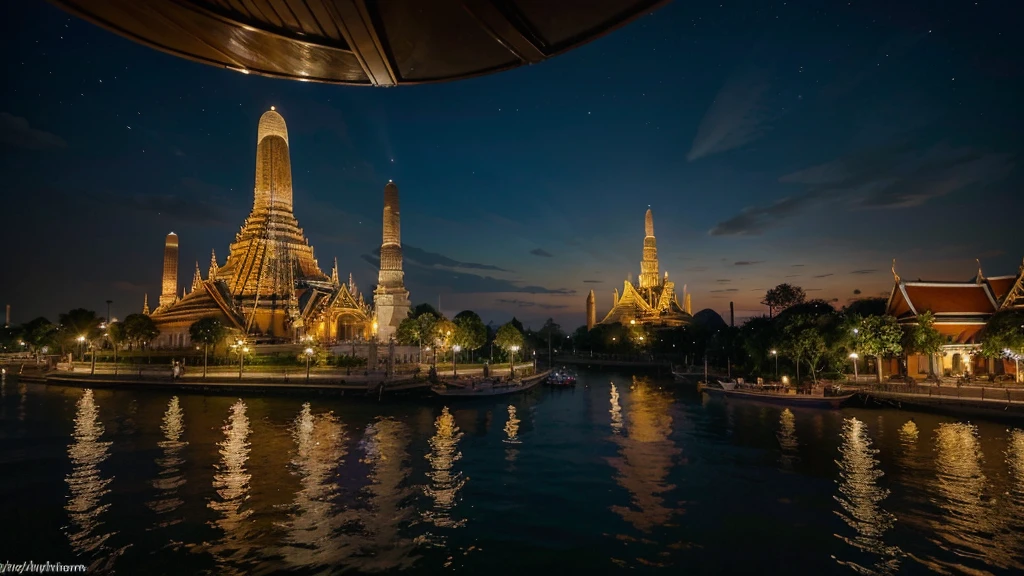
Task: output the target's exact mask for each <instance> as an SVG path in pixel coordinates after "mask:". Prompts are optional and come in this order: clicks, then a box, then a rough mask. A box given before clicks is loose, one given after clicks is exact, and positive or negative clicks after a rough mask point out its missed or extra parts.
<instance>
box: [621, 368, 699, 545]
mask: <svg viewBox="0 0 1024 576" xmlns="http://www.w3.org/2000/svg"><path fill="white" fill-rule="evenodd" d="M671 406H672V397H671V396H670V395H668V394H666V393H665V392H663V391H661V390H655V389H654V388H652V387H651V386H650V385H649V384H647V383H644V382H638V383H636V384H635V385H634V386H633V390H632V393H631V394H630V402H629V405H628V406H627V408H626V434H625V435H614V436H612V441H613V442H614V443H615V444H617V445H618V446H619V456H618V457H617V458H609V459H608V463H609V464H611V466H612V467H613V468H615V470H617V471H618V473H619V474H618V476H617V477H616V482H618V483H619V485H620V486H622V487H623V488H625V489H626V490H627V491H629V493H630V496H631V506H612V511H613V512H615V513H616V514H618V515H620V516H622V518H623V519H625V520H626V521H628V522H629V523H630V524H632V525H633V526H635V527H636V528H637V529H639V530H642V531H644V532H648V531H650V530H652V529H653V528H654V527H656V526H663V525H665V524H666V523H667V522H668V521H669V520H670V519H671V518H672V516H673V515H674V514H675V513H676V512H677V510H675V509H673V508H670V507H667V506H666V505H665V501H664V497H663V496H662V494H664V493H666V492H668V491H669V490H672V489H673V488H675V486H673V485H671V484H668V483H667V479H668V474H669V471H670V470H671V469H672V465H673V463H674V462H673V459H674V458H675V457H676V456H678V455H679V454H680V453H682V451H681V450H680V449H679V448H677V447H676V446H675V444H673V443H672V441H671V440H670V439H669V435H671V433H672V416H671V415H670V414H669V410H670V409H671ZM613 418H614V413H613ZM613 425H614V423H613Z"/></svg>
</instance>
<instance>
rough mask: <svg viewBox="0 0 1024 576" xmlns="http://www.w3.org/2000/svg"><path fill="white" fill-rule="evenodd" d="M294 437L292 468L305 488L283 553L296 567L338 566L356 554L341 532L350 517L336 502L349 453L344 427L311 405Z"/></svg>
mask: <svg viewBox="0 0 1024 576" xmlns="http://www.w3.org/2000/svg"><path fill="white" fill-rule="evenodd" d="M292 437H293V438H294V439H295V444H296V453H295V457H294V458H293V459H292V466H293V467H294V469H295V472H296V473H297V474H298V475H299V484H300V488H299V490H298V491H297V492H296V493H295V500H294V502H293V504H292V508H291V510H290V511H289V513H288V520H287V521H286V522H285V523H284V528H285V530H286V536H285V542H284V545H283V546H282V547H281V550H280V554H281V556H282V557H283V558H284V560H285V562H287V563H288V564H290V565H292V566H295V567H297V568H303V569H307V570H309V569H324V568H327V567H331V566H337V565H338V563H339V562H341V561H342V560H343V559H345V558H346V557H348V556H350V555H351V554H352V552H353V545H352V542H351V539H350V538H349V537H348V536H347V535H345V534H343V533H342V532H341V530H342V528H343V525H344V524H345V522H347V521H348V520H350V518H349V516H348V515H346V514H345V513H343V512H342V511H341V510H339V509H338V507H337V505H335V504H334V498H335V497H336V496H337V493H338V483H337V472H336V470H337V468H338V465H339V463H340V462H342V461H343V460H344V458H345V454H346V449H345V444H346V441H347V438H346V435H345V430H344V427H343V426H342V424H341V423H340V422H339V421H338V419H337V417H335V416H334V415H333V414H331V413H326V414H316V415H314V414H313V413H312V411H311V410H310V406H309V403H308V402H307V403H305V404H303V405H302V411H301V412H299V416H298V417H297V418H296V419H295V423H294V425H293V429H292Z"/></svg>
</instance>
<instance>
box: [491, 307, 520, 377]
mask: <svg viewBox="0 0 1024 576" xmlns="http://www.w3.org/2000/svg"><path fill="white" fill-rule="evenodd" d="M513 322H515V319H514V318H513V319H512V321H511V322H508V323H507V324H502V325H501V328H498V332H497V334H495V335H494V343H495V344H497V345H498V346H499V347H500V348H501V349H503V350H506V351H508V352H510V353H512V354H511V355H510V356H509V360H508V368H509V373H510V374H512V373H513V372H514V370H515V369H514V367H513V364H512V363H513V362H514V361H515V354H514V352H515V350H518V349H519V348H522V346H523V333H522V332H521V331H520V330H519V328H517V327H516V326H515V324H513Z"/></svg>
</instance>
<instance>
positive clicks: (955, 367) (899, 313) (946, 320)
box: [883, 263, 1024, 378]
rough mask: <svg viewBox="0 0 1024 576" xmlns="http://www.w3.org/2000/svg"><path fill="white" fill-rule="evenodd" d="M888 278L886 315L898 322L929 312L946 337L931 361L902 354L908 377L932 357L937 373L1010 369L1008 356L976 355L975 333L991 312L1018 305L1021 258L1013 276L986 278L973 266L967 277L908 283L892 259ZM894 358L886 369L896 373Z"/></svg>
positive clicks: (1023, 288)
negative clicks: (973, 271) (971, 274)
mask: <svg viewBox="0 0 1024 576" xmlns="http://www.w3.org/2000/svg"><path fill="white" fill-rule="evenodd" d="M893 279H894V282H895V284H894V285H893V288H892V293H891V294H890V296H889V303H888V306H887V308H886V314H889V315H891V316H894V317H896V319H897V321H898V322H899V323H900V324H901V325H904V326H910V325H915V324H916V323H917V315H918V314H921V313H923V312H931V313H932V314H934V315H935V324H934V327H935V329H936V330H938V332H939V333H940V334H942V336H943V338H945V339H946V342H945V344H943V345H942V349H941V350H940V352H939V353H938V354H937V355H936V358H935V360H937V362H935V360H930V359H929V358H928V357H927V356H924V355H913V356H910V357H909V358H907V359H906V361H907V365H906V370H907V374H908V375H909V376H913V377H916V378H924V377H926V376H927V375H928V373H929V363H930V362H935V366H934V371H935V372H936V373H937V374H939V375H946V376H959V375H962V374H964V373H973V374H1013V373H1014V371H1015V370H1016V364H1015V363H1014V362H1013V360H1010V359H989V358H984V357H982V356H981V354H980V353H979V352H980V350H981V342H980V341H979V339H978V337H979V335H980V333H981V330H982V328H984V327H985V324H986V323H987V322H988V321H989V319H990V318H992V315H993V314H995V313H996V312H1000V311H1003V310H1018V309H1024V263H1022V264H1021V266H1020V268H1019V269H1018V270H1017V274H1015V275H1007V276H991V277H986V276H985V275H984V274H983V273H982V271H981V266H980V265H979V267H978V272H977V274H976V275H975V277H974V279H973V280H971V281H970V282H931V281H929V282H925V281H921V280H918V281H916V282H908V281H906V280H903V279H901V278H900V276H899V275H898V274H896V266H895V263H894V264H893ZM894 362H897V360H893V361H891V362H890V363H889V365H888V366H887V371H889V372H892V373H898V372H899V367H898V366H896V365H894V364H893V363H894ZM883 366H885V364H883Z"/></svg>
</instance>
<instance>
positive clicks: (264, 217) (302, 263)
mask: <svg viewBox="0 0 1024 576" xmlns="http://www.w3.org/2000/svg"><path fill="white" fill-rule="evenodd" d="M253 195H254V198H253V206H252V212H251V213H250V214H249V217H248V218H246V219H245V223H244V224H243V225H242V228H241V230H240V231H239V232H238V234H237V235H236V236H235V241H234V242H233V243H232V244H231V246H230V253H229V255H228V260H227V263H226V264H225V265H224V266H223V267H221V268H220V269H219V270H218V272H217V278H216V279H218V280H223V281H224V282H226V283H227V287H228V290H229V291H230V293H231V295H232V296H233V297H234V298H235V299H236V301H237V302H238V304H239V305H240V306H241V307H242V308H243V309H246V312H247V313H246V317H247V319H248V321H249V323H250V328H253V329H256V330H258V331H260V332H263V333H266V334H272V335H278V336H284V335H286V334H287V333H288V332H287V329H286V323H289V322H292V321H294V319H295V318H296V317H297V315H298V307H297V302H296V294H295V283H296V282H301V281H310V280H312V281H328V278H327V276H326V275H325V274H324V273H323V272H322V271H321V270H320V266H319V265H318V264H317V261H316V258H314V257H313V248H312V247H311V246H310V245H309V241H308V240H306V238H305V237H304V236H303V232H302V229H301V228H299V222H298V220H296V219H295V215H294V213H293V212H292V169H291V159H290V157H289V149H288V127H287V125H286V124H285V122H284V118H282V117H281V115H280V114H278V113H277V112H276V111H275V110H274V109H273V108H271V109H270V110H269V111H267V112H265V113H264V114H263V116H262V117H260V123H259V128H258V130H257V136H256V185H255V189H254V194H253Z"/></svg>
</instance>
